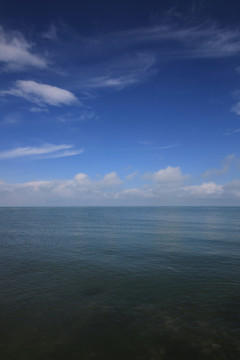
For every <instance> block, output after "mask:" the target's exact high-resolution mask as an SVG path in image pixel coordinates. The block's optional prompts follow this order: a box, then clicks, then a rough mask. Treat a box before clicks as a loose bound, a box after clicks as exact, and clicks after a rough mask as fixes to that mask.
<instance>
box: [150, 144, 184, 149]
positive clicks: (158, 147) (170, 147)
mask: <svg viewBox="0 0 240 360" xmlns="http://www.w3.org/2000/svg"><path fill="white" fill-rule="evenodd" d="M178 146H179V144H173V145H165V146H155V147H152V148H151V149H152V150H169V149H174V148H176V147H178Z"/></svg>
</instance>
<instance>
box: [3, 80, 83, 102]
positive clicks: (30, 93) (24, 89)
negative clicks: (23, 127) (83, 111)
mask: <svg viewBox="0 0 240 360" xmlns="http://www.w3.org/2000/svg"><path fill="white" fill-rule="evenodd" d="M1 94H2V95H13V96H17V97H21V98H24V99H26V100H28V101H30V102H33V103H35V104H38V105H52V106H60V105H72V104H77V103H78V100H77V98H76V96H75V95H74V94H73V93H71V92H70V91H68V90H65V89H61V88H59V87H56V86H52V85H48V84H41V83H38V82H36V81H32V80H18V81H16V83H15V86H14V87H13V88H11V89H10V90H7V91H2V92H1Z"/></svg>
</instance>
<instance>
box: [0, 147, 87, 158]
mask: <svg viewBox="0 0 240 360" xmlns="http://www.w3.org/2000/svg"><path fill="white" fill-rule="evenodd" d="M72 148H73V145H65V144H62V145H53V144H47V145H42V146H39V147H31V146H27V147H18V148H15V149H12V150H6V151H0V160H6V159H15V158H20V157H29V156H39V155H40V156H42V155H43V156H44V158H56V157H65V156H73V155H78V154H81V153H82V152H83V149H80V150H71V151H69V150H68V149H72ZM49 154H50V155H49Z"/></svg>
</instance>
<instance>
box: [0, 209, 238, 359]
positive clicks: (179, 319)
mask: <svg viewBox="0 0 240 360" xmlns="http://www.w3.org/2000/svg"><path fill="white" fill-rule="evenodd" d="M239 255H240V208H217V207H216V208H204V207H200V208H194V207H176V208H174V207H170V208H168V207H162V208H161V207H159V208H144V207H142V208H141V207H136V208H1V209H0V291H1V292H0V359H1V360H11V359H13V360H20V359H21V360H29V359H34V360H35V359H36V360H38V359H39V360H40V359H41V360H48V359H50V360H51V359H58V360H61V359H64V360H67V359H70V360H72V359H80V360H85V359H106V360H108V359H131V360H134V359H139V360H145V359H146V360H155V359H163V360H170V359H172V360H173V359H174V360H181V359H184V360H186V359H193V360H197V359H209V360H210V359H211V360H214V359H218V360H223V359H226V360H229V359H234V360H236V359H239V358H240V335H239V330H240V281H239V275H240V257H239Z"/></svg>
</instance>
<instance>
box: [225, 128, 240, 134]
mask: <svg viewBox="0 0 240 360" xmlns="http://www.w3.org/2000/svg"><path fill="white" fill-rule="evenodd" d="M238 133H240V128H238V129H234V130H228V131H227V132H225V134H224V135H225V136H228V135H233V134H238Z"/></svg>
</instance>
